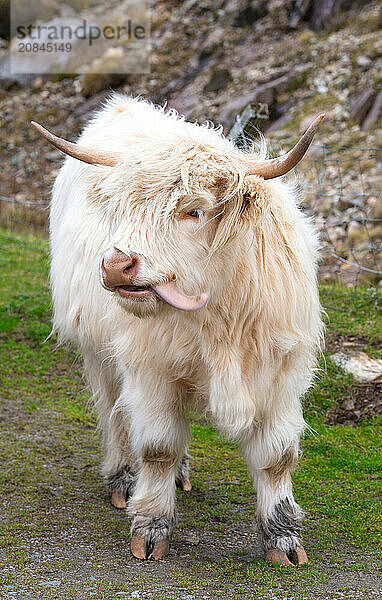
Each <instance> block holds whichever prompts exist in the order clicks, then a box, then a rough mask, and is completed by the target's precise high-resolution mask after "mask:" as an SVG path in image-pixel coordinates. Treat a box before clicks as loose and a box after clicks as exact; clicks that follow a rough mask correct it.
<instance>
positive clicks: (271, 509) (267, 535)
mask: <svg viewBox="0 0 382 600" xmlns="http://www.w3.org/2000/svg"><path fill="white" fill-rule="evenodd" d="M288 427H289V428H290V431H289V435H287V430H288ZM300 430H301V427H300V423H296V426H295V427H292V426H291V423H290V422H289V423H288V424H286V423H285V422H284V423H280V427H278V426H277V425H275V424H272V425H271V426H268V425H266V424H264V426H259V428H258V430H257V431H256V432H255V433H253V435H250V436H248V438H247V439H246V441H245V442H244V443H243V450H244V453H245V455H246V458H247V462H248V467H249V470H250V472H251V474H252V477H253V479H254V482H255V485H256V486H257V510H256V523H257V530H258V533H259V535H260V539H261V543H262V546H263V550H264V554H265V559H266V560H268V561H269V562H273V563H277V564H284V565H292V564H294V565H301V564H304V563H306V562H307V561H308V557H307V555H306V552H305V550H304V548H303V546H302V541H301V521H302V517H303V511H302V509H301V508H300V506H299V505H298V504H297V503H296V502H295V500H294V497H293V492H292V480H291V475H290V473H291V470H292V469H293V467H294V465H295V464H296V461H297V457H298V437H299V431H300Z"/></svg>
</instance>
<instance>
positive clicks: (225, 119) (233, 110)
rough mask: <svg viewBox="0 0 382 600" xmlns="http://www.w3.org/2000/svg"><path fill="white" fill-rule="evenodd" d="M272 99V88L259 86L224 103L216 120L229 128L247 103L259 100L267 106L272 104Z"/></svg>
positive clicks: (273, 97) (273, 95)
mask: <svg viewBox="0 0 382 600" xmlns="http://www.w3.org/2000/svg"><path fill="white" fill-rule="evenodd" d="M264 88H265V89H264ZM274 99H275V94H274V91H273V89H272V88H270V87H266V86H259V87H258V88H257V89H256V90H253V91H252V92H248V93H247V94H243V95H242V96H239V97H238V98H234V99H233V100H231V101H230V102H227V103H226V104H224V106H223V107H222V110H221V111H220V113H219V114H218V121H219V122H220V123H221V124H222V125H224V127H226V128H231V126H232V125H233V124H234V123H235V121H236V117H237V116H238V115H240V114H241V113H242V112H243V110H244V109H245V108H246V107H247V106H248V105H250V104H254V103H255V102H261V103H264V104H267V105H268V107H269V106H272V105H273V103H274Z"/></svg>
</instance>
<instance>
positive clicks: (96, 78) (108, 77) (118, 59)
mask: <svg viewBox="0 0 382 600" xmlns="http://www.w3.org/2000/svg"><path fill="white" fill-rule="evenodd" d="M125 58H126V56H125V53H124V51H123V49H122V48H109V49H108V50H107V51H106V52H105V54H104V55H103V56H101V57H100V58H96V59H94V60H93V61H92V62H91V64H90V65H89V67H87V69H86V71H85V72H84V73H83V74H82V75H81V77H80V80H79V81H80V86H81V88H80V89H81V94H82V95H83V96H85V98H89V96H94V95H95V94H98V93H99V92H101V91H102V90H104V89H106V88H107V87H119V86H120V85H122V84H123V83H124V82H125V81H126V79H127V75H126V72H128V70H127V69H126V64H125Z"/></svg>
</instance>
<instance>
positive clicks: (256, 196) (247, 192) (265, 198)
mask: <svg viewBox="0 0 382 600" xmlns="http://www.w3.org/2000/svg"><path fill="white" fill-rule="evenodd" d="M242 193H243V202H244V203H245V204H246V205H247V206H251V207H253V209H254V210H255V211H256V212H258V213H263V212H264V210H265V209H266V208H267V207H268V206H269V201H270V190H269V186H268V185H267V184H266V183H265V181H264V179H263V178H262V177H259V176H258V175H247V177H245V179H244V182H243V185H242Z"/></svg>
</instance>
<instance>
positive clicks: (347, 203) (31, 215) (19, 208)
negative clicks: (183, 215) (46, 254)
mask: <svg viewBox="0 0 382 600" xmlns="http://www.w3.org/2000/svg"><path fill="white" fill-rule="evenodd" d="M238 135H239V136H240V144H241V146H244V147H245V144H246V143H247V142H246V140H248V132H247V131H246V132H243V131H240V128H238ZM248 143H249V142H248ZM274 150H276V151H275V154H278V153H280V152H281V149H280V148H277V149H276V148H274ZM51 161H53V163H54V173H55V172H56V167H57V162H56V161H55V160H54V157H52V158H51ZM51 165H52V162H51ZM48 170H49V167H48ZM50 172H51V174H52V169H51V167H50ZM381 173H382V149H379V148H358V147H353V148H349V147H347V148H341V147H336V148H334V147H329V146H321V145H315V144H313V145H312V146H311V149H310V151H309V153H308V155H307V157H306V159H305V160H304V161H302V162H301V163H300V165H299V167H298V169H297V174H296V177H297V181H298V184H299V186H300V188H301V192H302V193H301V199H302V208H303V210H304V211H305V212H306V213H307V214H309V215H310V216H311V217H312V218H313V219H314V221H315V224H316V227H317V229H318V231H319V232H320V239H321V261H320V268H319V278H320V279H321V281H323V282H326V283H330V284H333V287H334V286H335V285H336V284H340V285H342V286H343V285H345V286H347V287H351V288H353V289H354V290H355V291H356V290H357V289H358V288H359V287H362V288H363V287H369V288H370V287H374V288H375V290H376V291H377V292H378V291H380V290H381V289H382V288H381V281H382V185H381V184H382V175H381ZM49 179H50V181H49V182H48V183H42V184H41V196H40V197H41V198H42V199H41V201H34V200H33V201H32V200H26V199H19V198H17V194H15V197H11V196H10V197H8V196H2V195H0V222H1V223H2V224H3V225H6V226H7V227H8V228H16V229H20V228H21V229H32V230H33V231H34V232H37V233H40V234H42V235H47V220H48V203H49V195H50V188H51V181H52V177H50V178H48V180H49Z"/></svg>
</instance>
